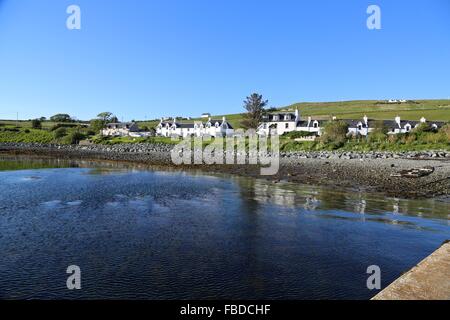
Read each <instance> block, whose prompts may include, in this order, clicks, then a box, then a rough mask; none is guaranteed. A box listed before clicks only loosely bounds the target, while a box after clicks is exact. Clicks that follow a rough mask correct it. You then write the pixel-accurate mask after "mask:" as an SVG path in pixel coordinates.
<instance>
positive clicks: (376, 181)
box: [0, 143, 450, 198]
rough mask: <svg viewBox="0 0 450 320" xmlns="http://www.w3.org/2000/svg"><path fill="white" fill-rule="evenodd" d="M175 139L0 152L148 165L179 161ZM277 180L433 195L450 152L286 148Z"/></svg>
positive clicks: (10, 146)
mask: <svg viewBox="0 0 450 320" xmlns="http://www.w3.org/2000/svg"><path fill="white" fill-rule="evenodd" d="M172 148H173V146H171V145H165V144H119V145H46V144H23V143H0V152H1V153H7V154H25V155H34V156H46V157H48V156H50V157H58V158H66V159H90V160H106V161H126V162H136V163H140V164H147V165H158V166H167V167H171V168H173V167H176V166H175V165H173V163H172V161H171V156H170V151H171V149H172ZM423 166H431V167H433V168H435V171H434V172H433V174H431V175H429V176H426V177H421V178H417V179H412V178H403V177H392V176H391V175H392V174H394V173H395V172H398V171H399V170H405V169H406V170H407V169H412V168H417V167H423ZM177 168H179V169H181V170H191V169H194V170H202V171H205V172H213V173H225V174H237V175H242V176H250V177H255V178H261V176H260V170H259V169H260V168H259V167H258V166H254V165H200V166H199V165H197V166H195V165H183V166H181V167H177ZM264 178H266V179H269V180H271V181H273V183H278V182H280V181H289V182H294V183H301V184H311V185H324V186H331V187H339V188H350V189H353V190H360V191H368V192H382V193H384V194H386V195H388V196H393V197H402V198H429V197H437V196H442V197H444V198H448V197H449V194H450V152H449V151H442V150H437V151H426V152H422V151H420V152H402V153H393V152H367V153H363V152H336V151H331V152H329V151H320V152H289V153H286V152H282V153H280V170H279V172H278V173H277V174H276V175H274V176H268V177H264Z"/></svg>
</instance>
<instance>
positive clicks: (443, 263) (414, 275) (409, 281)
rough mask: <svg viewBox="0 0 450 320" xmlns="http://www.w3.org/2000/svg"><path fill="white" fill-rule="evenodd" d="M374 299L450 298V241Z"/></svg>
mask: <svg viewBox="0 0 450 320" xmlns="http://www.w3.org/2000/svg"><path fill="white" fill-rule="evenodd" d="M372 300H450V241H446V242H445V243H444V244H443V245H442V246H441V247H440V248H439V249H438V250H436V251H435V252H434V253H433V254H431V255H430V256H429V257H428V258H426V259H425V260H423V261H422V262H420V263H419V264H418V265H417V266H415V267H414V268H412V269H411V270H410V271H408V272H407V273H405V274H404V275H402V276H401V277H400V278H399V279H398V280H396V281H395V282H393V283H392V284H391V285H390V286H389V287H387V288H386V289H384V290H383V291H382V292H380V293H379V294H378V295H376V296H375V297H374V298H373V299H372Z"/></svg>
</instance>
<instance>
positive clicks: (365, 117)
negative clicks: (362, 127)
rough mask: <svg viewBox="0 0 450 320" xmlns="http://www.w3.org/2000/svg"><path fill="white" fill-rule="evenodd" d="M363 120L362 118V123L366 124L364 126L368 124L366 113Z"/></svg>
mask: <svg viewBox="0 0 450 320" xmlns="http://www.w3.org/2000/svg"><path fill="white" fill-rule="evenodd" d="M363 120H364V123H365V124H366V126H368V125H369V118H367V115H364V118H363Z"/></svg>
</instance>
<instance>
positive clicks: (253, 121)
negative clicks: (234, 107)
mask: <svg viewBox="0 0 450 320" xmlns="http://www.w3.org/2000/svg"><path fill="white" fill-rule="evenodd" d="M268 103H269V101H268V100H263V96H262V95H260V94H258V93H253V94H252V95H251V96H249V97H247V98H246V99H245V100H244V108H245V109H246V110H247V113H246V114H244V119H243V120H242V121H241V125H242V126H243V127H244V128H245V129H257V128H258V126H259V124H260V122H261V121H262V117H263V115H264V114H265V112H266V111H265V109H264V107H265V106H267V104H268Z"/></svg>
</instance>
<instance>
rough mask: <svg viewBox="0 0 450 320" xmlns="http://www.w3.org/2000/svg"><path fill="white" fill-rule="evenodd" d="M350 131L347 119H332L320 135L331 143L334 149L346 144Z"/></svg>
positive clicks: (327, 142) (326, 142) (325, 141)
mask: <svg viewBox="0 0 450 320" xmlns="http://www.w3.org/2000/svg"><path fill="white" fill-rule="evenodd" d="M347 133H348V124H347V123H345V121H341V120H339V121H334V120H333V121H330V122H328V123H327V124H326V125H325V127H324V130H323V134H322V136H321V137H320V139H321V141H322V142H323V143H325V144H327V145H330V146H331V147H332V148H333V149H337V148H340V147H342V146H343V145H344V143H345V141H346V138H347Z"/></svg>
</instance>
